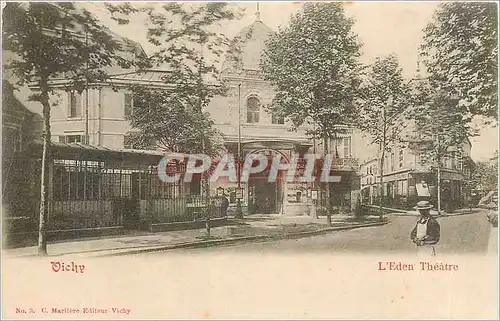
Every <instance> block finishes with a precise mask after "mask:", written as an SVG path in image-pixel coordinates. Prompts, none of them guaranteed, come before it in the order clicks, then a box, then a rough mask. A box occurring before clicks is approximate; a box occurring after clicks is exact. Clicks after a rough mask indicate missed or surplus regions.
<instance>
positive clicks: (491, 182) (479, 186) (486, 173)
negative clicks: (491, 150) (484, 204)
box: [471, 151, 498, 192]
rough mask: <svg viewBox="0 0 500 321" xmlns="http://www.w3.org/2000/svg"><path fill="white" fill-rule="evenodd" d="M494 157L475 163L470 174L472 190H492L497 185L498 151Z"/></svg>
mask: <svg viewBox="0 0 500 321" xmlns="http://www.w3.org/2000/svg"><path fill="white" fill-rule="evenodd" d="M496 155H497V157H496V158H492V160H490V161H481V162H477V163H476V167H475V169H474V172H473V174H472V181H471V188H472V189H474V190H480V191H481V192H484V191H493V190H496V189H497V185H498V151H496Z"/></svg>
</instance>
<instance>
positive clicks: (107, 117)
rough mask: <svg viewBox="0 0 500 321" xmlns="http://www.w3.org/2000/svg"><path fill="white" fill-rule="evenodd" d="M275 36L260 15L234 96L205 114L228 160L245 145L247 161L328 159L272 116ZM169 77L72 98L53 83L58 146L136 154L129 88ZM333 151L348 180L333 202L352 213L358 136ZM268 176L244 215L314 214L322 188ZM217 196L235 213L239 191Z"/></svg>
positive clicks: (143, 77) (239, 63) (232, 68)
mask: <svg viewBox="0 0 500 321" xmlns="http://www.w3.org/2000/svg"><path fill="white" fill-rule="evenodd" d="M272 33H273V31H272V30H271V29H270V28H269V27H268V26H266V25H265V24H264V23H263V22H262V21H261V20H260V19H259V17H258V15H257V18H256V20H255V21H254V22H253V23H252V24H251V25H250V26H248V27H246V28H244V29H243V30H242V31H241V32H240V34H239V35H238V37H239V38H240V39H242V41H240V42H239V43H240V46H241V48H240V51H239V52H240V57H237V59H228V60H227V61H226V62H225V63H224V64H223V68H222V72H221V75H220V77H221V78H222V79H223V80H224V81H226V82H227V83H228V85H229V91H228V92H227V94H226V95H225V96H217V97H214V98H213V99H212V100H211V102H210V104H209V106H208V107H207V108H206V110H205V111H206V112H208V113H209V114H210V116H211V118H212V119H213V120H214V122H215V126H216V127H217V129H219V130H220V132H221V133H222V135H223V137H224V140H225V147H226V149H227V151H228V152H230V153H232V154H233V155H237V154H238V142H240V144H241V145H240V147H241V157H242V158H243V159H244V158H245V157H246V156H248V155H251V154H262V155H267V156H268V157H269V158H270V159H271V158H272V157H274V156H280V157H282V159H283V162H288V163H289V162H290V161H291V159H292V158H293V157H298V158H301V157H302V156H303V155H304V154H306V153H317V154H320V153H322V145H321V143H320V142H315V141H313V140H311V139H309V138H308V137H307V136H306V129H307V127H306V126H304V127H302V128H299V129H298V130H297V131H292V130H291V125H290V124H288V123H287V122H286V121H285V120H284V119H280V118H278V117H276V116H275V115H274V114H273V112H272V99H273V96H274V92H273V89H272V87H271V86H270V84H269V83H268V82H266V81H265V80H263V78H262V75H261V73H260V69H259V63H260V60H261V56H262V52H263V50H264V47H265V41H266V40H267V38H268V37H269V36H270V35H271V34H272ZM164 75H165V71H161V70H149V71H140V72H134V71H132V72H131V71H125V70H123V71H120V72H116V73H115V74H114V75H113V76H112V77H111V78H110V81H109V83H108V84H104V85H94V86H90V87H89V88H88V90H85V91H83V92H81V93H79V92H68V91H66V90H65V89H64V85H63V82H64V81H63V80H62V81H61V83H60V85H58V83H57V81H55V82H53V85H54V88H55V89H56V91H57V93H58V95H57V101H53V102H52V105H53V106H54V107H53V108H52V115H51V125H52V140H53V141H55V142H61V143H86V144H89V145H94V146H102V147H106V148H110V149H114V150H127V149H132V147H133V146H131V145H130V144H129V142H128V139H127V137H128V135H129V133H130V132H131V131H133V128H131V126H130V123H129V121H128V120H127V116H128V114H129V113H131V112H133V108H134V106H133V97H132V94H131V93H130V92H128V91H127V88H128V86H129V85H131V84H134V85H139V84H141V85H146V86H149V87H151V86H155V87H156V88H164V89H165V90H168V85H167V84H166V83H165V82H164V81H163V80H162V78H163V76H164ZM58 86H59V87H60V89H59V90H58ZM331 144H332V146H331V147H332V149H331V150H337V153H336V155H335V156H336V159H335V161H334V164H335V171H336V174H337V175H339V176H341V182H340V183H333V185H335V186H333V188H331V191H332V197H331V199H332V201H333V202H334V204H335V205H339V206H345V207H346V209H350V200H351V193H352V190H353V187H352V186H353V183H354V185H356V184H355V183H356V182H357V176H356V171H357V166H358V164H357V161H356V159H355V157H354V152H353V148H352V141H351V136H350V134H347V135H344V136H342V137H340V138H339V139H338V141H337V142H332V143H331ZM265 176H266V171H264V172H263V173H262V174H261V175H260V176H259V175H254V176H251V177H250V180H249V181H248V182H247V183H244V184H243V185H242V186H241V187H242V188H243V195H244V196H243V199H242V200H240V202H241V204H242V206H243V209H244V211H248V212H272V213H286V214H304V213H305V212H306V209H307V208H308V204H310V201H311V199H310V197H311V195H312V193H311V189H313V188H318V186H312V184H305V183H287V182H285V180H284V176H283V175H279V176H278V179H277V181H276V182H267V180H266V179H265V178H266V177H265ZM217 188H219V190H220V188H223V189H224V192H225V194H226V195H227V196H228V197H229V199H230V208H234V207H235V206H236V203H237V200H236V188H237V184H236V183H231V182H228V181H227V180H224V179H221V180H220V181H217V182H216V183H215V184H211V193H214V194H215V193H216V190H217ZM308 191H309V192H308ZM191 192H192V193H194V194H196V193H201V188H199V189H196V188H192V189H191ZM308 195H309V196H308Z"/></svg>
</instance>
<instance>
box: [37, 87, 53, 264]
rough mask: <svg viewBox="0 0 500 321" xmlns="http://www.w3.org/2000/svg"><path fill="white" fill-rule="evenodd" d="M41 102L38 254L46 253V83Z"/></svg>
mask: <svg viewBox="0 0 500 321" xmlns="http://www.w3.org/2000/svg"><path fill="white" fill-rule="evenodd" d="M41 103H42V106H43V111H42V114H43V125H44V128H43V152H42V162H41V163H42V164H41V165H42V174H41V177H40V211H39V224H38V255H40V256H46V255H47V217H48V215H47V214H48V210H49V197H48V196H49V184H48V177H49V164H50V162H51V161H52V157H51V156H52V155H51V148H50V145H51V133H50V104H49V95H48V89H47V85H45V86H44V87H42V93H41Z"/></svg>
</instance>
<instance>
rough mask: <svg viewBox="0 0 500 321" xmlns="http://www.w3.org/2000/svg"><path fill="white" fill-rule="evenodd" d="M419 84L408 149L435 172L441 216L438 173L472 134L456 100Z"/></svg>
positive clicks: (459, 153)
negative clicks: (410, 141)
mask: <svg viewBox="0 0 500 321" xmlns="http://www.w3.org/2000/svg"><path fill="white" fill-rule="evenodd" d="M430 84H431V82H423V83H422V84H421V85H420V86H419V94H418V95H416V96H415V97H419V98H416V99H415V100H416V102H417V103H419V104H420V105H417V106H416V107H415V108H414V109H413V110H412V111H413V112H412V117H413V118H414V120H415V122H414V125H415V131H414V133H413V139H412V148H413V149H414V150H415V151H417V152H418V153H419V154H420V157H421V159H422V161H423V162H424V163H425V164H427V165H429V166H431V167H432V168H434V169H435V170H436V172H437V202H438V204H437V207H438V213H439V214H440V213H441V169H442V168H443V161H444V160H445V159H447V158H449V157H451V158H457V157H460V158H461V157H462V156H461V154H462V146H463V144H464V143H465V142H466V141H467V139H468V137H469V136H471V135H472V134H473V133H472V132H471V131H472V128H470V127H469V126H468V122H467V119H466V118H465V117H463V115H462V113H461V112H460V110H459V109H458V108H457V105H458V98H457V97H454V96H452V95H450V94H449V93H447V92H444V91H443V90H441V89H440V88H432V87H431V86H430Z"/></svg>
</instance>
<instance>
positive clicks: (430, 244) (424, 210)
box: [411, 201, 441, 255]
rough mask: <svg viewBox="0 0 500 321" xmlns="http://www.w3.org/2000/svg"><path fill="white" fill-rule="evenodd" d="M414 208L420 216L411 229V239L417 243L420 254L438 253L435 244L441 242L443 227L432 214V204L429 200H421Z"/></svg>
mask: <svg viewBox="0 0 500 321" xmlns="http://www.w3.org/2000/svg"><path fill="white" fill-rule="evenodd" d="M414 208H415V209H416V210H417V211H419V212H420V218H419V219H418V221H417V224H416V225H415V228H414V229H413V230H412V231H411V240H412V241H413V243H415V244H416V245H417V251H418V253H419V254H424V255H436V249H435V248H434V245H435V244H437V243H438V242H439V237H440V233H441V227H440V226H439V223H438V222H437V221H436V219H435V218H433V217H432V216H431V208H432V205H431V204H430V203H429V202H428V201H420V202H418V203H417V206H415V207H414Z"/></svg>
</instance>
